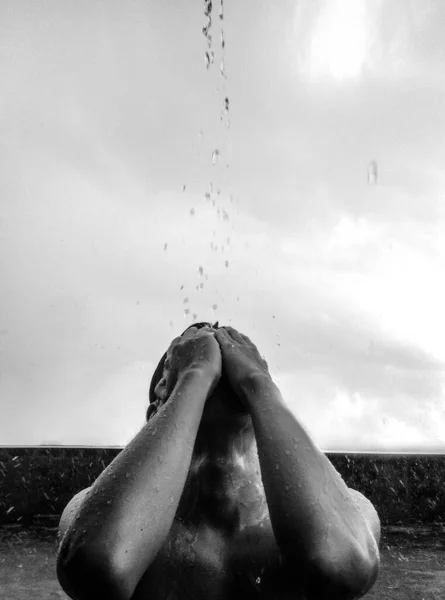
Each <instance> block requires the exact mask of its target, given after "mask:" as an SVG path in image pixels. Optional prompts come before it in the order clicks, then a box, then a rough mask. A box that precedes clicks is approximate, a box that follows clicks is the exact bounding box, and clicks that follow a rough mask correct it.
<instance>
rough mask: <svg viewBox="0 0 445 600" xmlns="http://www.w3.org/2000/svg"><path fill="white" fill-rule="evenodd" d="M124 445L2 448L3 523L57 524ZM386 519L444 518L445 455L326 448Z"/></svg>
mask: <svg viewBox="0 0 445 600" xmlns="http://www.w3.org/2000/svg"><path fill="white" fill-rule="evenodd" d="M120 451H121V449H120V448H72V447H63V446H60V447H54V448H43V447H33V448H23V447H20V448H1V447H0V485H1V492H2V493H1V494H0V524H4V525H13V524H20V525H30V524H41V525H45V524H48V526H54V524H57V522H58V519H59V517H60V514H61V512H62V510H63V508H64V507H65V506H66V504H67V502H68V501H69V499H70V498H71V497H72V496H73V495H74V494H75V493H76V492H78V491H80V490H81V489H83V488H85V487H88V486H89V485H91V484H92V483H93V482H94V481H95V479H96V478H97V477H98V475H99V474H100V473H101V472H102V471H103V469H104V468H105V467H106V466H107V465H108V464H109V463H110V462H111V461H112V460H113V459H114V457H115V456H116V455H117V454H118V453H119V452H120ZM327 456H328V458H329V459H330V461H331V462H332V464H333V465H334V467H335V468H336V469H337V471H339V473H340V474H341V475H342V477H343V478H344V479H345V481H346V483H347V484H348V485H349V486H350V487H352V488H354V489H356V490H359V491H360V492H362V493H363V494H364V495H365V496H366V497H367V498H369V499H370V500H371V501H372V502H373V504H374V506H375V507H376V509H377V511H378V513H379V515H380V519H381V521H382V524H384V525H398V524H405V525H406V524H410V523H412V524H415V523H442V522H445V455H442V454H434V455H421V454H405V455H395V454H357V453H341V454H340V453H339V454H337V453H327Z"/></svg>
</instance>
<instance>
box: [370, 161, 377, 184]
mask: <svg viewBox="0 0 445 600" xmlns="http://www.w3.org/2000/svg"><path fill="white" fill-rule="evenodd" d="M368 183H369V184H370V185H375V184H376V183H377V162H376V161H375V160H373V161H371V162H370V164H369V167H368Z"/></svg>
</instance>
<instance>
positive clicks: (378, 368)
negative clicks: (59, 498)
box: [0, 0, 445, 451]
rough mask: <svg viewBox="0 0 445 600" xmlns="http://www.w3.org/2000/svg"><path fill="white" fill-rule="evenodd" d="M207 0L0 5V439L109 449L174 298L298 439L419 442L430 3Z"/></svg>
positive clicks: (441, 152)
mask: <svg viewBox="0 0 445 600" xmlns="http://www.w3.org/2000/svg"><path fill="white" fill-rule="evenodd" d="M220 11H221V5H220V3H219V2H214V4H213V11H212V26H211V28H210V30H209V33H210V34H211V36H212V39H211V43H210V47H209V46H208V43H209V42H208V40H207V39H206V37H205V36H204V35H203V33H202V27H203V26H204V25H205V24H206V19H205V16H204V2H198V1H194V2H180V1H179V0H163V1H161V0H150V1H149V0H145V1H142V0H141V1H139V0H134V1H131V2H130V1H129V2H117V1H116V2H111V1H107V2H102V1H92V0H88V1H80V0H76V1H74V0H73V1H68V0H64V1H60V0H59V1H55V0H54V1H52V2H50V1H46V0H43V1H42V2H39V3H36V2H33V1H31V0H20V1H17V0H14V1H6V0H4V1H3V2H2V3H1V4H0V80H1V81H2V92H1V94H0V209H1V212H0V272H1V281H2V286H1V294H0V407H1V413H0V416H1V418H0V444H9V445H16V444H17V445H19V444H24V445H32V444H40V443H62V444H93V445H123V444H126V443H127V442H128V441H130V439H131V438H132V436H133V435H135V433H137V431H138V430H139V429H140V427H141V426H142V425H143V423H144V416H145V409H146V405H147V402H148V386H149V381H150V377H151V373H152V371H153V369H154V367H155V365H156V364H157V361H158V360H159V358H160V356H161V354H162V353H163V352H164V350H165V349H166V347H167V346H168V344H169V342H170V341H171V339H172V338H173V337H175V336H176V335H178V334H179V333H180V332H181V331H182V330H183V329H184V328H185V327H186V326H187V325H189V324H190V323H191V322H192V319H193V317H194V315H196V319H198V320H213V319H214V320H216V319H219V321H220V323H222V324H232V325H233V326H234V327H236V328H237V329H239V330H240V331H242V332H243V333H246V334H247V335H249V336H250V337H251V338H252V340H253V341H254V342H255V343H256V344H257V345H258V347H259V349H260V351H261V353H262V354H263V355H264V356H265V357H266V359H267V360H268V362H269V365H270V368H271V371H272V374H273V376H274V379H275V380H276V382H277V383H278V385H279V386H280V389H281V390H282V392H283V395H284V397H285V400H286V401H287V402H288V404H289V405H290V407H291V408H292V410H293V411H294V413H295V414H296V415H297V416H298V417H299V418H300V419H301V421H302V422H303V423H304V425H305V426H306V427H307V429H308V430H309V431H310V433H311V434H312V435H313V436H314V439H315V440H316V442H317V443H318V444H319V445H320V446H321V447H322V448H323V449H324V450H388V451H390V450H444V449H445V403H444V391H445V386H444V381H445V379H444V373H445V371H444V361H445V318H444V315H443V307H444V306H445V288H444V285H443V273H444V272H445V271H444V269H445V236H444V226H445V211H444V194H445V169H444V163H445V112H444V111H445V78H444V72H445V38H444V36H443V26H444V22H445V4H444V3H443V2H441V1H440V0H433V1H425V0H416V1H413V0H412V1H408V0H393V1H392V2H383V1H380V0H369V1H363V0H349V1H347V0H329V1H328V0H324V1H323V0H319V1H318V2H314V1H312V0H304V1H296V0H293V1H290V0H280V1H279V2H278V1H276V2H271V1H270V0H267V1H266V0H249V1H244V2H236V1H235V0H225V2H224V11H223V16H224V18H223V19H220V18H219V13H220ZM221 28H222V30H223V37H224V42H225V46H224V48H222V43H221ZM206 51H207V52H208V53H209V56H210V53H211V52H213V56H214V60H213V63H212V62H211V61H210V63H209V67H208V68H207V66H206V60H205V53H206ZM221 61H223V64H221ZM226 98H227V99H228V111H226V110H225V107H226V102H225V99H226ZM200 267H202V273H203V274H201V272H200ZM185 311H188V312H187V313H186V312H185Z"/></svg>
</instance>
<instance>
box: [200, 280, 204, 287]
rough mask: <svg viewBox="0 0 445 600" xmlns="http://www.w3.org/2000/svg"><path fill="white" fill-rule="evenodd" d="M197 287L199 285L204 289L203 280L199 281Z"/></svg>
mask: <svg viewBox="0 0 445 600" xmlns="http://www.w3.org/2000/svg"><path fill="white" fill-rule="evenodd" d="M199 287H200V288H201V289H204V284H203V282H202V281H201V283H200V284H199Z"/></svg>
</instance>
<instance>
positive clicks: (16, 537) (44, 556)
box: [0, 525, 445, 600]
mask: <svg viewBox="0 0 445 600" xmlns="http://www.w3.org/2000/svg"><path fill="white" fill-rule="evenodd" d="M56 532H57V529H56V528H54V527H33V528H27V529H25V528H23V527H19V526H9V527H8V526H3V527H0V590H1V591H0V595H1V598H2V600H56V599H57V600H67V596H66V595H65V594H64V593H63V592H62V590H61V589H60V587H59V584H58V582H57V579H56V574H55V557H56ZM381 558H382V563H381V571H380V577H379V579H378V581H377V583H376V584H375V586H374V588H373V589H372V590H371V591H370V592H369V594H367V595H366V598H367V600H443V599H444V598H445V526H443V525H436V526H434V525H432V526H428V527H422V526H415V527H406V526H404V527H386V528H385V529H384V533H383V536H382V542H381Z"/></svg>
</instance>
